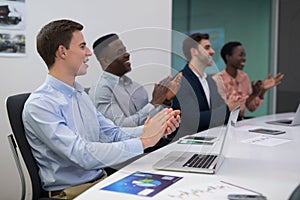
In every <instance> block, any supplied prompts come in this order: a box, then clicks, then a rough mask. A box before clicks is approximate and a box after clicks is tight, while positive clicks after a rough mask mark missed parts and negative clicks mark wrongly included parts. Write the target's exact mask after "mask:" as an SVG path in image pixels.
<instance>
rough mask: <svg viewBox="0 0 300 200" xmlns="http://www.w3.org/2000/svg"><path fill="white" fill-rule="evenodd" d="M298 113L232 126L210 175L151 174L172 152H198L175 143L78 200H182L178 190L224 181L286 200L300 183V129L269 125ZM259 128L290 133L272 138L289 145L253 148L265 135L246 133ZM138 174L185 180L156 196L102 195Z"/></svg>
mask: <svg viewBox="0 0 300 200" xmlns="http://www.w3.org/2000/svg"><path fill="white" fill-rule="evenodd" d="M294 114H295V113H283V114H275V115H268V116H263V117H257V118H253V119H248V120H243V121H239V122H238V123H237V126H236V127H231V128H230V131H229V133H228V135H227V140H226V141H227V142H228V144H227V148H226V154H225V155H226V158H225V160H224V162H223V163H222V165H221V167H220V169H219V170H218V171H217V173H216V174H213V175H209V174H199V173H186V172H174V171H173V172H172V171H162V170H155V169H153V167H152V165H153V164H154V163H155V162H157V161H158V160H159V159H160V158H162V157H163V156H164V155H166V154H167V153H168V152H170V151H172V150H191V151H192V150H193V148H196V146H197V148H199V146H200V145H188V146H187V145H186V144H178V143H177V142H174V143H172V144H170V145H167V146H165V147H163V148H161V149H159V150H157V151H155V152H152V153H149V154H147V155H145V156H143V157H140V158H139V159H137V160H136V161H134V162H132V163H131V164H129V165H127V166H125V167H123V168H121V169H120V170H119V171H117V172H116V173H114V174H112V175H111V176H109V177H108V178H106V179H105V180H103V181H101V182H100V183H98V184H96V185H95V186H93V187H92V188H90V189H89V190H87V191H86V192H84V193H83V194H81V195H80V196H78V197H77V198H76V199H77V200H80V199H81V200H83V199H84V200H86V199H118V200H121V199H130V200H131V199H143V200H146V199H153V200H156V199H164V200H165V199H180V198H179V196H178V193H179V191H182V193H185V192H190V191H193V189H194V190H195V189H197V188H198V187H201V185H207V184H210V183H213V184H215V183H219V182H220V181H225V182H228V183H231V184H234V185H238V186H241V187H243V188H247V189H250V190H253V191H257V192H259V193H262V194H263V195H264V196H266V197H267V199H268V200H285V199H288V198H289V196H290V195H291V193H292V192H293V190H294V189H295V188H296V186H297V185H298V184H299V183H300V126H295V127H287V126H278V125H271V124H267V123H265V122H266V121H271V120H277V119H286V118H291V117H293V116H294ZM256 127H261V128H270V129H280V130H284V131H286V133H285V134H280V135H272V136H269V137H271V138H277V139H284V141H286V142H285V143H282V144H278V145H274V146H272V145H270V146H267V145H258V144H257V143H256V144H255V141H257V140H254V138H257V137H260V138H261V137H262V136H264V135H262V134H259V133H251V132H249V131H248V130H249V129H252V128H256ZM200 134H201V133H200ZM247 139H249V141H250V142H245V141H246V140H247ZM270 141H271V140H270ZM265 144H269V143H265ZM191 146H193V147H191ZM206 146H207V145H206ZM205 148H208V147H205ZM136 171H142V172H148V173H156V174H163V175H172V176H181V177H183V178H182V179H181V180H179V181H178V182H176V183H175V184H173V185H171V186H169V187H168V188H166V189H164V190H163V191H161V192H159V193H158V194H156V195H155V196H153V197H144V196H138V195H132V194H125V193H119V192H111V191H104V190H100V188H102V187H104V186H107V185H109V184H111V183H113V182H115V181H117V180H119V179H121V178H124V177H125V176H128V175H129V174H131V173H133V172H136ZM189 190H190V191H189ZM172 194H174V196H172ZM183 196H184V195H183ZM182 199H202V198H200V197H199V198H198V197H197V196H196V197H195V196H190V197H187V196H185V198H182ZM211 199H227V195H226V196H225V197H223V198H220V197H219V196H218V198H217V197H216V198H214V197H213V195H212V198H211Z"/></svg>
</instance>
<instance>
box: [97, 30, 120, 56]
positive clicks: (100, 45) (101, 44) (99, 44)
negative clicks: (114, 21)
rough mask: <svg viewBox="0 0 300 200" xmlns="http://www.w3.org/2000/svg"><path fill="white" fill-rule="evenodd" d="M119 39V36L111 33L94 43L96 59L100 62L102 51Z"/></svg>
mask: <svg viewBox="0 0 300 200" xmlns="http://www.w3.org/2000/svg"><path fill="white" fill-rule="evenodd" d="M117 39H119V36H118V35H117V34H115V33H110V34H107V35H104V36H101V37H100V38H98V39H97V40H96V41H95V42H94V43H93V51H94V54H95V56H96V58H97V59H98V61H100V60H101V56H100V54H101V52H102V50H103V49H104V48H105V47H107V45H109V44H110V43H111V42H113V41H115V40H117Z"/></svg>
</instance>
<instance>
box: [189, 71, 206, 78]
mask: <svg viewBox="0 0 300 200" xmlns="http://www.w3.org/2000/svg"><path fill="white" fill-rule="evenodd" d="M191 70H192V69H191ZM192 72H193V73H194V74H195V75H196V76H197V77H198V78H199V79H200V80H203V79H206V77H207V74H206V73H205V72H203V77H200V76H199V74H197V73H196V72H194V70H192Z"/></svg>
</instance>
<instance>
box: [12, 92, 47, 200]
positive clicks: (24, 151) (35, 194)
mask: <svg viewBox="0 0 300 200" xmlns="http://www.w3.org/2000/svg"><path fill="white" fill-rule="evenodd" d="M29 95H30V93H22V94H17V95H13V96H9V97H8V98H7V100H6V108H7V113H8V118H9V122H10V125H11V128H12V132H13V135H14V137H15V139H16V142H17V145H18V147H19V150H20V152H21V155H22V157H23V160H24V163H25V165H26V168H27V171H28V173H29V176H30V180H31V184H32V199H39V198H40V197H46V196H47V193H46V192H45V191H44V190H43V188H42V184H41V180H40V176H39V169H38V166H37V163H36V161H35V158H34V157H33V154H32V152H31V147H30V145H29V143H28V141H27V139H26V136H25V130H24V125H23V121H22V112H23V107H24V103H25V101H26V100H27V98H28V97H29Z"/></svg>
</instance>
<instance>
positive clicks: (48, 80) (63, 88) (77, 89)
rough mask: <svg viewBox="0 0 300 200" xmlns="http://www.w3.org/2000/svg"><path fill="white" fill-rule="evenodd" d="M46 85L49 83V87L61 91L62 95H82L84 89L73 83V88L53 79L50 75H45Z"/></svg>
mask: <svg viewBox="0 0 300 200" xmlns="http://www.w3.org/2000/svg"><path fill="white" fill-rule="evenodd" d="M46 83H49V84H50V85H51V86H53V87H55V88H56V89H57V90H59V91H61V92H62V93H64V94H67V95H68V94H73V93H74V92H80V93H82V92H83V91H84V88H83V86H82V85H80V84H79V83H78V82H76V81H75V82H74V88H73V87H71V86H69V85H67V84H66V83H64V82H62V81H60V80H58V79H56V78H54V77H53V76H51V75H50V74H47V77H46Z"/></svg>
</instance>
